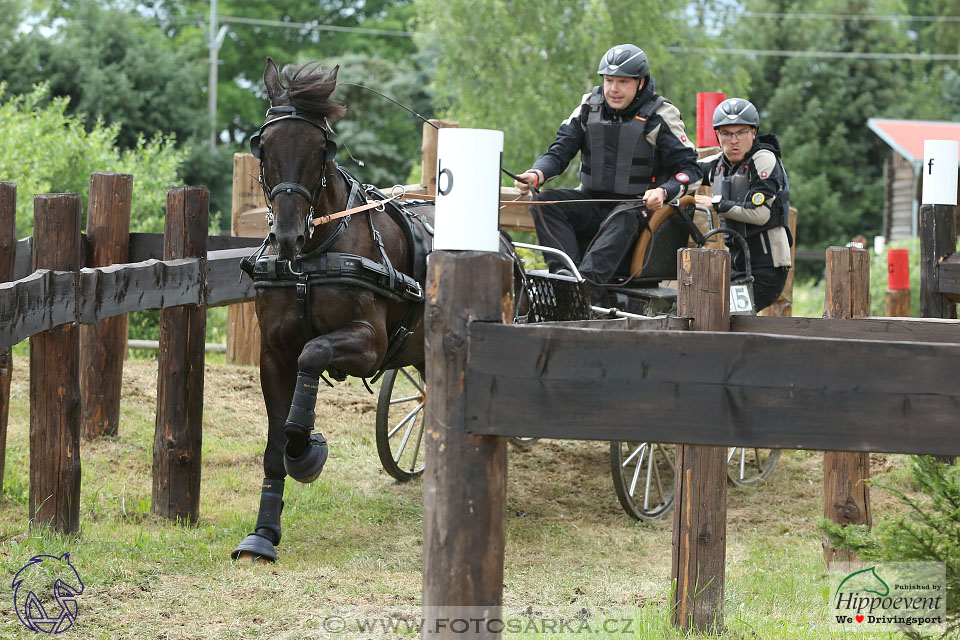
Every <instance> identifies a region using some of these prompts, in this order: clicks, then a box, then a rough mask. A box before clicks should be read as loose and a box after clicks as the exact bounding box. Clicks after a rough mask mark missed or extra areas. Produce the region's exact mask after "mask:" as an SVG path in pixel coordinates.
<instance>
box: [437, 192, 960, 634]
mask: <svg viewBox="0 0 960 640" xmlns="http://www.w3.org/2000/svg"><path fill="white" fill-rule="evenodd" d="M924 209H925V212H924V215H925V216H926V217H925V218H922V219H931V217H932V216H936V220H938V224H939V221H942V223H943V224H944V225H948V228H947V230H946V231H943V230H941V232H940V233H939V236H934V235H933V234H931V238H932V239H931V241H930V242H926V241H925V243H924V246H925V247H939V248H940V249H941V250H942V251H944V252H945V253H950V252H952V251H953V247H954V246H955V241H956V230H955V227H953V229H952V235H951V231H950V227H949V222H947V219H948V218H949V219H951V220H952V214H953V210H952V207H945V208H944V209H948V210H949V211H946V212H940V211H937V209H939V207H925V208H924ZM940 214H942V215H940ZM947 214H949V215H947ZM931 226H932V225H931ZM951 242H952V243H954V244H951ZM948 245H949V247H950V252H946V249H945V247H946V246H948ZM925 255H927V256H929V254H925ZM728 261H729V255H728V254H726V253H725V252H722V251H717V250H712V249H683V250H681V251H680V252H679V254H678V273H679V310H680V315H681V316H682V317H683V318H685V319H686V323H688V326H687V329H688V330H686V331H676V330H666V329H667V328H668V327H676V326H677V324H678V321H676V320H667V319H660V318H656V319H650V320H645V321H643V320H635V319H630V320H612V321H595V322H587V323H576V326H570V325H566V324H564V323H559V324H555V325H549V326H548V325H542V326H523V325H509V324H505V323H506V322H508V321H509V320H508V319H509V318H511V317H512V309H511V306H512V301H511V300H510V298H509V294H508V293H505V292H507V291H509V288H508V287H507V286H505V285H504V286H503V288H501V289H500V290H494V291H491V290H489V289H485V290H482V291H480V292H479V293H478V292H477V290H476V288H475V287H472V286H468V285H469V283H471V282H476V281H483V282H490V283H496V282H501V283H503V282H504V281H505V280H506V279H507V278H508V274H509V265H508V264H507V263H506V261H505V260H503V259H502V258H500V257H498V256H496V255H493V254H486V253H478V252H450V251H437V252H434V253H433V254H432V255H431V256H430V260H429V269H428V277H429V278H431V279H432V280H433V282H434V283H435V286H432V287H428V288H427V291H428V299H427V305H428V308H427V312H426V318H427V319H428V323H427V327H426V329H427V334H426V341H427V342H426V346H427V377H428V379H430V380H433V381H436V382H435V383H434V386H433V388H432V390H431V393H430V394H428V396H427V413H426V416H427V418H426V419H427V423H426V429H427V432H428V437H427V438H426V442H427V451H426V456H427V459H428V462H427V468H426V472H425V476H424V517H423V522H424V536H423V540H424V552H423V558H424V559H423V610H424V617H425V621H424V622H425V627H426V628H430V629H438V628H440V629H442V628H443V625H442V624H441V621H440V616H439V615H438V614H439V612H443V615H444V616H448V615H449V613H448V612H449V611H450V608H451V607H454V608H460V609H464V610H468V611H469V612H471V614H472V615H477V614H478V612H486V613H484V614H483V616H484V617H487V618H488V619H495V618H497V617H498V616H499V612H500V611H501V607H502V602H503V598H502V596H503V580H502V577H503V559H504V547H505V542H506V541H505V535H504V519H503V514H504V512H505V507H506V445H505V440H504V438H505V437H508V436H539V437H551V438H568V439H596V440H627V441H640V442H643V441H650V442H674V443H679V444H680V445H681V446H680V447H678V454H677V464H676V478H675V487H676V506H675V509H674V527H673V562H672V577H673V580H674V581H675V588H674V589H673V590H672V596H671V598H672V599H671V606H672V620H673V622H674V624H675V625H677V626H680V627H683V628H688V629H696V630H699V631H711V630H712V631H717V630H720V629H722V628H723V593H724V588H723V585H724V571H725V548H726V542H725V540H726V475H725V464H724V460H725V458H724V453H725V450H726V449H725V447H727V446H753V447H763V448H767V447H770V448H789V449H814V450H824V451H828V452H831V453H829V454H827V455H828V457H827V458H826V462H827V466H826V467H825V474H827V476H828V477H829V475H830V474H831V473H832V470H831V467H833V468H834V469H840V468H844V469H847V468H849V465H850V463H851V461H852V462H853V465H854V467H856V466H857V465H860V470H859V471H854V472H853V473H850V474H849V475H847V474H834V475H837V476H839V477H843V478H845V479H846V485H847V486H845V487H844V486H839V488H838V489H836V490H833V491H834V492H833V493H831V494H830V495H827V496H825V499H826V503H825V511H826V513H827V514H828V516H829V517H831V518H833V519H835V520H837V521H840V522H857V521H864V519H865V521H866V522H867V523H869V497H868V496H867V495H866V494H865V493H864V492H865V488H864V486H863V483H862V479H863V477H865V475H866V474H867V473H868V470H869V467H868V465H867V466H866V467H864V465H865V464H866V463H862V464H861V460H862V459H863V458H864V457H865V456H867V455H868V453H869V452H873V451H876V452H890V453H912V454H932V455H939V456H955V455H958V454H960V422H958V419H957V418H958V416H957V407H958V406H960V387H957V385H956V381H955V376H954V370H955V368H956V362H957V359H958V358H960V323H958V322H957V321H956V320H944V319H900V318H869V319H868V318H863V319H857V318H858V317H860V316H862V315H864V314H865V311H864V310H865V309H866V308H868V306H869V287H868V285H867V280H868V275H866V274H868V270H866V269H865V266H866V264H867V254H866V252H865V251H864V250H862V249H851V248H831V249H829V250H828V252H827V264H828V283H827V290H828V291H827V300H826V303H825V317H824V318H816V319H815V318H753V317H737V316H735V317H731V316H730V315H729V310H728V301H727V299H726V291H727V285H728V278H729V276H728V267H727V263H728ZM934 262H936V263H937V264H938V265H939V268H936V269H933V268H931V269H930V271H931V274H932V275H931V277H930V278H929V279H928V280H929V281H930V282H933V283H935V284H936V288H934V289H933V290H932V291H931V290H930V288H927V289H925V290H924V292H923V293H922V295H925V296H928V297H930V298H931V299H933V298H936V299H937V301H938V302H939V303H940V304H941V305H942V307H941V309H942V313H943V315H945V316H947V315H949V314H950V312H951V310H953V313H955V306H954V305H953V304H950V302H949V299H947V297H946V296H947V295H948V294H949V295H950V296H953V295H954V294H953V289H952V287H955V286H956V285H957V284H958V283H960V281H958V280H956V279H955V276H954V275H953V273H954V272H953V269H954V267H953V266H946V267H944V266H943V265H953V264H955V263H954V262H953V261H951V260H950V258H949V257H948V258H946V259H941V260H938V261H934V260H929V259H928V260H925V261H924V264H932V263H934ZM440 273H443V274H444V277H443V278H440V277H439V274H440ZM465 283H466V284H465ZM679 323H680V324H683V319H681V320H680V321H679ZM628 327H629V328H628ZM829 456H833V458H832V459H831V458H830V457H829ZM838 484H839V483H838ZM825 493H826V492H825ZM824 553H825V558H826V559H828V560H831V559H835V558H837V557H838V554H837V553H836V552H835V550H831V549H829V548H828V547H827V546H824ZM433 616H436V619H434V618H433ZM478 626H479V627H481V628H483V629H487V630H489V629H490V628H491V625H486V624H482V625H478ZM493 628H496V625H493ZM499 636H500V634H499V633H483V634H478V635H477V636H476V637H485V638H489V637H499ZM431 637H438V638H454V637H457V638H462V637H463V636H462V634H456V635H455V634H453V632H450V633H448V634H446V635H444V633H442V632H441V633H440V634H439V635H435V636H431Z"/></svg>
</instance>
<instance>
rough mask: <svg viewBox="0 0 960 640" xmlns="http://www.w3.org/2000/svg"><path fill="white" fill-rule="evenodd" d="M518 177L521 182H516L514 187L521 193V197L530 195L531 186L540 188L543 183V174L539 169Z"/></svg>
mask: <svg viewBox="0 0 960 640" xmlns="http://www.w3.org/2000/svg"><path fill="white" fill-rule="evenodd" d="M517 177H518V178H520V180H514V181H513V186H514V187H516V188H517V189H518V190H519V191H520V195H524V196H525V195H527V194H528V193H530V187H531V186H534V187H539V186H540V185H541V184H542V183H543V174H542V173H540V171H539V170H537V169H534V170H533V171H527V172H526V173H521V174H520V175H518V176H517ZM521 181H522V182H521Z"/></svg>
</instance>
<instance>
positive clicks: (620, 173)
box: [579, 87, 666, 196]
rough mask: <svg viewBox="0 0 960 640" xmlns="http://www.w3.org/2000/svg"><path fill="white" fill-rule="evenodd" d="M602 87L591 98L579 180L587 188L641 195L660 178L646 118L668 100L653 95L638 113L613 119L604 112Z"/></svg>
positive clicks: (594, 91) (581, 151)
mask: <svg viewBox="0 0 960 640" xmlns="http://www.w3.org/2000/svg"><path fill="white" fill-rule="evenodd" d="M602 98H603V90H602V88H600V87H594V89H593V92H592V93H591V94H590V98H589V103H588V104H589V108H588V111H587V121H586V125H585V131H584V139H583V146H582V147H581V149H580V174H579V177H580V183H581V184H582V185H583V186H584V187H585V188H586V189H588V190H591V191H601V192H605V193H616V194H621V195H628V196H636V195H642V194H643V193H645V192H646V191H647V189H649V188H651V186H653V185H654V183H655V182H656V180H657V170H658V167H657V166H656V159H655V157H654V154H655V151H656V149H654V147H653V146H652V145H651V144H650V143H649V142H648V141H647V137H646V135H645V133H646V127H647V121H648V120H649V119H650V117H651V116H652V115H653V114H654V113H656V111H657V109H658V108H660V105H662V104H663V103H664V102H666V99H665V98H664V97H663V96H659V95H656V94H654V96H653V97H652V98H650V99H649V100H647V102H645V103H644V104H643V106H642V107H641V108H640V110H639V111H638V112H637V114H636V115H635V116H633V117H632V118H630V119H628V120H622V121H614V120H610V119H609V118H607V117H606V116H605V115H604V111H603V105H602Z"/></svg>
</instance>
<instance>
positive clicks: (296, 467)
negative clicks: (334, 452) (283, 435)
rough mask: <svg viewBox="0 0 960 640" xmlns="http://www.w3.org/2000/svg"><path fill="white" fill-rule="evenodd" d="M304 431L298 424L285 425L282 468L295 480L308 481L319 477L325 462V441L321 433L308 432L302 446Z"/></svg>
mask: <svg viewBox="0 0 960 640" xmlns="http://www.w3.org/2000/svg"><path fill="white" fill-rule="evenodd" d="M307 433H309V431H307V432H304V430H303V428H302V427H300V426H299V425H290V424H288V425H287V446H285V447H284V448H283V468H284V469H286V471H287V475H289V476H290V477H291V478H293V479H294V480H296V481H297V482H303V483H310V482H313V481H314V480H316V479H317V478H318V477H320V472H322V471H323V465H324V464H326V462H327V441H326V440H324V439H323V434H321V433H319V432H318V433H310V435H309V438H306V443H305V444H306V446H303V444H302V443H304V439H305V438H304V436H306V434H307Z"/></svg>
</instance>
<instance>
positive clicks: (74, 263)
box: [28, 193, 81, 533]
mask: <svg viewBox="0 0 960 640" xmlns="http://www.w3.org/2000/svg"><path fill="white" fill-rule="evenodd" d="M80 207H81V199H80V195H79V194H76V193H70V194H44V195H37V196H34V230H35V246H34V252H33V260H34V268H35V269H57V270H64V271H72V272H75V271H76V270H78V269H79V268H80V262H81V255H80ZM47 274H49V275H53V274H51V273H50V272H49V271H48V272H47ZM69 275H70V277H71V279H73V278H75V277H76V274H75V273H70V274H69ZM54 281H55V280H54ZM72 286H75V285H72ZM47 304H49V302H48V303H47ZM71 311H72V310H71ZM50 315H51V316H53V315H56V314H55V313H53V312H50ZM28 514H29V516H28V517H29V519H30V524H31V526H34V527H43V526H50V527H51V528H52V529H53V530H55V531H60V532H63V533H72V532H74V531H76V530H77V529H78V528H79V525H80V332H79V330H78V328H77V326H76V325H75V324H69V325H66V326H63V327H57V328H56V329H52V330H50V331H46V332H43V333H40V334H37V335H35V336H33V337H32V338H31V339H30V497H29V506H28Z"/></svg>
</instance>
